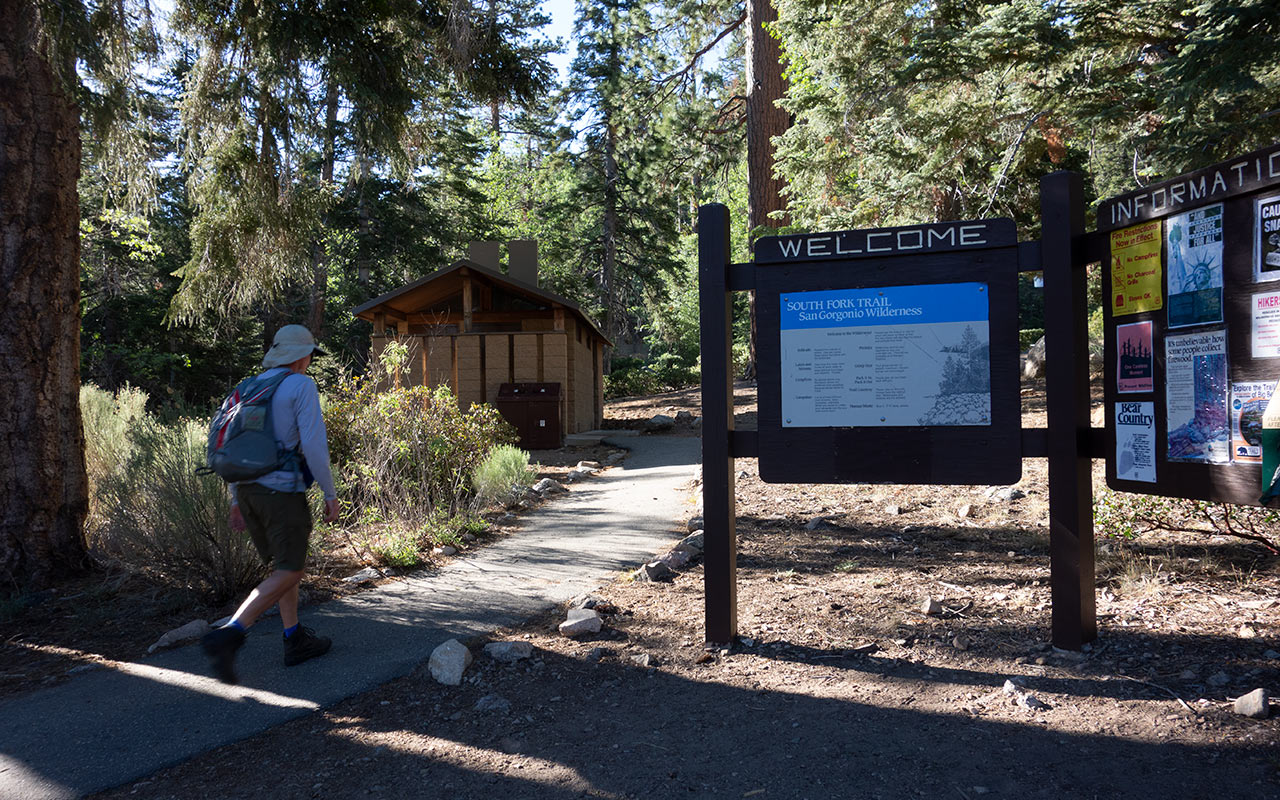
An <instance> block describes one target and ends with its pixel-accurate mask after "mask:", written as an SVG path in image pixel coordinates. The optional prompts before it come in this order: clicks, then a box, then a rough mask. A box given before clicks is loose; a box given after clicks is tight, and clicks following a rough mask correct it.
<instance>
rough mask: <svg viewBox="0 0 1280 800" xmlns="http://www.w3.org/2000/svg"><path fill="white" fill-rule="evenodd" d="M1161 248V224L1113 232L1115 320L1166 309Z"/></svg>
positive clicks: (1112, 275) (1155, 222)
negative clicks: (1127, 315) (1143, 312)
mask: <svg viewBox="0 0 1280 800" xmlns="http://www.w3.org/2000/svg"><path fill="white" fill-rule="evenodd" d="M1160 245H1161V242H1160V220H1156V221H1154V222H1146V223H1143V224H1142V225H1134V226H1133V227H1132V228H1125V229H1123V230H1119V231H1112V232H1111V314H1112V316H1116V317H1119V316H1123V315H1125V314H1137V313H1138V312H1140V311H1159V310H1160V309H1161V308H1163V307H1164V294H1163V292H1162V291H1161V287H1162V284H1163V283H1164V281H1163V278H1162V276H1161V274H1160Z"/></svg>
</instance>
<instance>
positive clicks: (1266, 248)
mask: <svg viewBox="0 0 1280 800" xmlns="http://www.w3.org/2000/svg"><path fill="white" fill-rule="evenodd" d="M1253 208H1254V212H1253V279H1254V280H1255V281H1280V194H1273V195H1271V196H1270V197H1259V198H1258V199H1257V200H1256V201H1254V204H1253Z"/></svg>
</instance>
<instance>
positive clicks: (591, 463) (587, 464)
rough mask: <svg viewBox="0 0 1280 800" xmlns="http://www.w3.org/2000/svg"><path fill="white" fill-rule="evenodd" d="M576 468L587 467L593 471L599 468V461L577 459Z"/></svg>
mask: <svg viewBox="0 0 1280 800" xmlns="http://www.w3.org/2000/svg"><path fill="white" fill-rule="evenodd" d="M576 469H589V470H593V471H594V470H598V469H600V462H599V461H579V462H578V466H577V467H576Z"/></svg>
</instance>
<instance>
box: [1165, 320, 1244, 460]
mask: <svg viewBox="0 0 1280 800" xmlns="http://www.w3.org/2000/svg"><path fill="white" fill-rule="evenodd" d="M1164 344H1165V382H1166V387H1165V397H1166V405H1167V411H1168V431H1169V433H1168V449H1167V454H1166V458H1168V460H1169V461H1199V462H1204V463H1208V464H1226V463H1227V462H1228V461H1230V460H1231V450H1230V448H1231V432H1230V428H1229V425H1228V420H1227V388H1228V387H1227V332H1226V331H1225V330H1216V331H1205V332H1204V333H1188V334H1183V335H1181V336H1167V337H1165V340H1164Z"/></svg>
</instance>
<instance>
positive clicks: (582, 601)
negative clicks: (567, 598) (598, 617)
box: [569, 594, 609, 608]
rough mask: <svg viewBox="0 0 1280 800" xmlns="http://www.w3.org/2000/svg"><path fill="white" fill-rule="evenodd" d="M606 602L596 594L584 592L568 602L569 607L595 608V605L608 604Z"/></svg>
mask: <svg viewBox="0 0 1280 800" xmlns="http://www.w3.org/2000/svg"><path fill="white" fill-rule="evenodd" d="M608 602H609V601H607V600H605V599H604V598H603V597H601V596H600V595H598V594H584V595H582V596H581V597H576V598H574V599H573V600H572V601H571V602H570V603H569V608H595V607H596V606H601V605H608Z"/></svg>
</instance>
